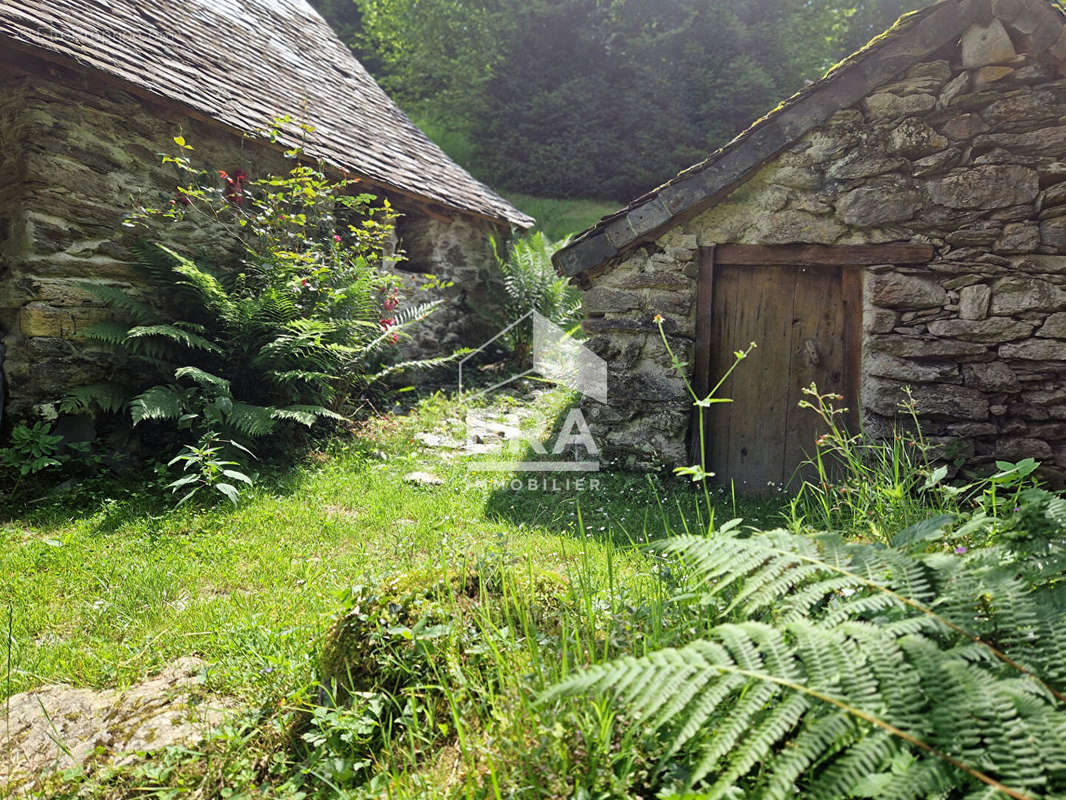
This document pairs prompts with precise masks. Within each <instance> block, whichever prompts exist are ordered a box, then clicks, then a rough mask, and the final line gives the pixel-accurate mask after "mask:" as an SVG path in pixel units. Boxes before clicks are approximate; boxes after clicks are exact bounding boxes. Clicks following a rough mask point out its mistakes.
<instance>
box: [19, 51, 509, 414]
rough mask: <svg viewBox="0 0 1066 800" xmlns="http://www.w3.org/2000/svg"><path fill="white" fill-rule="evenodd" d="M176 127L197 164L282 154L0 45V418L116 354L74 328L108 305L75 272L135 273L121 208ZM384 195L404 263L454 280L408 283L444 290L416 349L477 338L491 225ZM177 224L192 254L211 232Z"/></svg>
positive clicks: (264, 170) (153, 168)
mask: <svg viewBox="0 0 1066 800" xmlns="http://www.w3.org/2000/svg"><path fill="white" fill-rule="evenodd" d="M179 133H180V134H181V135H183V136H184V137H185V138H186V139H187V140H188V141H189V142H190V143H191V144H192V145H193V146H194V147H195V150H194V151H193V155H194V161H195V163H196V164H197V165H198V166H203V167H208V168H219V169H226V170H228V171H231V172H233V171H235V170H237V169H243V170H244V171H245V172H246V173H247V174H248V175H249V176H250V177H253V178H255V177H261V176H264V175H267V174H270V173H278V172H283V171H287V170H288V169H289V166H290V164H289V163H288V162H286V160H285V159H284V158H282V156H281V154H280V153H279V152H277V151H276V150H274V149H270V148H267V147H265V146H262V145H259V144H256V143H254V142H252V141H251V140H249V139H246V138H242V137H241V136H239V135H237V134H233V133H230V132H228V131H227V130H225V129H223V128H221V127H219V126H217V125H211V124H207V123H204V122H200V121H198V120H195V119H192V118H190V117H189V116H188V115H187V114H185V113H184V112H183V111H182V110H181V109H180V108H179V107H176V106H173V105H166V104H156V103H153V102H150V101H148V100H146V99H144V97H142V96H136V95H133V94H131V93H130V92H129V91H127V90H126V88H124V87H122V86H120V85H118V84H116V83H113V82H109V81H107V80H106V79H105V78H103V77H101V76H99V75H97V74H96V73H93V72H82V71H80V70H78V71H76V70H73V69H67V68H64V67H59V66H55V65H51V64H47V63H46V62H43V61H38V60H37V59H34V58H31V57H28V56H4V57H0V420H2V419H3V418H4V416H5V414H6V415H7V416H8V417H9V418H17V417H25V416H32V415H33V414H34V413H35V409H36V412H40V411H42V410H44V411H47V408H46V406H47V404H51V403H54V402H55V401H57V400H59V399H60V398H62V397H63V396H64V395H65V394H66V392H67V391H68V390H69V389H70V388H72V387H75V386H79V385H85V384H88V383H93V382H98V381H101V380H106V379H107V378H108V376H109V374H110V373H111V371H112V370H113V369H115V368H116V364H115V363H114V362H113V361H112V360H111V358H109V356H108V354H106V353H103V352H100V351H98V350H96V349H94V348H93V347H92V346H91V345H90V344H89V343H87V342H86V341H85V331H86V329H87V328H88V327H89V326H91V325H92V324H93V323H95V322H97V321H99V320H101V319H106V318H107V317H108V315H109V313H110V312H109V310H108V309H107V308H105V307H102V306H101V304H100V303H99V302H98V301H97V300H95V299H94V298H93V296H92V295H90V294H88V293H86V292H84V291H82V290H80V289H78V288H77V287H76V285H75V282H79V281H95V282H100V283H108V284H113V285H116V286H120V287H129V286H131V285H135V284H136V283H137V281H138V280H139V279H140V273H139V272H138V270H137V269H136V268H135V267H134V266H133V265H132V264H131V263H130V254H129V252H128V250H127V249H126V247H125V246H124V243H125V242H126V238H125V234H124V229H123V227H122V224H121V223H122V220H123V215H124V214H125V213H127V212H128V211H129V210H130V209H131V208H132V207H134V206H135V205H136V204H137V203H138V202H146V203H149V204H164V203H167V202H169V201H170V199H171V198H172V197H173V196H174V187H175V186H176V185H177V184H178V182H179V181H180V176H179V175H178V174H177V172H176V170H175V169H174V168H173V167H172V166H164V165H163V164H161V159H160V154H162V153H172V152H173V151H174V150H175V146H174V144H173V141H172V140H173V137H174V136H176V135H178V134H179ZM371 191H373V190H371ZM378 194H379V195H380V194H382V192H378ZM390 199H391V200H392V202H393V204H394V205H395V206H396V207H397V209H398V210H400V211H401V212H402V213H403V214H404V217H403V218H402V220H401V224H400V226H399V232H400V235H401V241H400V242H399V246H400V247H402V248H403V249H404V250H405V251H406V252H408V253H409V254H410V257H411V267H410V269H414V270H417V271H420V272H432V273H434V274H435V275H436V276H438V278H440V279H441V281H442V282H443V283H445V284H447V283H449V282H450V283H451V284H452V285H451V286H447V287H446V288H443V289H433V290H430V291H427V292H413V293H412V297H411V300H412V302H425V301H427V300H431V299H434V298H435V297H438V296H443V297H444V298H445V300H446V301H447V303H446V306H445V307H444V308H443V309H442V310H439V311H438V312H437V313H436V314H435V315H434V316H433V317H432V318H431V320H430V321H429V322H427V323H426V327H425V329H424V330H423V331H421V333H420V337H421V338H420V340H419V342H418V343H417V344H418V348H417V350H418V353H419V354H420V355H434V356H435V355H441V354H446V353H442V349H443V348H446V347H451V346H458V345H459V344H460V343H469V342H472V341H477V339H478V337H479V336H480V335H481V333H482V332H481V331H480V330H477V329H476V328H471V329H470V330H467V328H469V327H470V326H469V324H468V321H469V320H470V319H471V318H472V316H473V315H472V314H471V311H470V306H471V304H475V303H480V302H484V301H485V298H486V297H487V296H488V295H489V294H491V291H490V289H489V288H486V287H487V286H488V284H487V283H486V284H484V285H483V284H482V283H481V282H482V281H483V280H485V279H486V276H487V275H488V274H489V267H490V265H491V264H492V252H491V247H490V246H489V243H488V238H489V236H490V234H492V233H493V232H495V231H497V227H496V226H494V225H493V224H492V223H490V222H488V221H487V220H480V219H478V218H476V217H470V218H467V217H465V216H460V215H454V216H453V215H444V214H440V215H435V216H434V217H429V216H426V215H424V214H423V213H422V210H421V209H419V208H418V207H415V206H412V205H410V204H408V205H405V201H404V199H403V198H400V197H392V198H390ZM184 225H187V227H185V228H184V229H182V230H179V231H175V234H176V236H177V237H178V238H179V239H180V243H181V246H182V249H184V250H185V251H186V252H188V253H189V254H190V255H193V256H196V255H197V254H198V253H204V252H210V251H211V249H212V248H217V247H221V246H223V245H222V243H220V242H218V241H217V240H214V239H213V238H212V234H211V232H210V231H205V230H202V229H200V230H198V229H196V228H194V227H192V224H191V223H185V224H184ZM497 235H499V233H498V232H497ZM408 274H410V273H408ZM5 395H6V402H5Z"/></svg>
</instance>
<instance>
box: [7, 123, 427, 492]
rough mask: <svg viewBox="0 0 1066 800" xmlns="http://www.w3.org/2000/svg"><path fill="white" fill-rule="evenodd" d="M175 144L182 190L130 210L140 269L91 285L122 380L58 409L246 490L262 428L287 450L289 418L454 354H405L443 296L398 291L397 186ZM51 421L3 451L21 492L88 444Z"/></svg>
mask: <svg viewBox="0 0 1066 800" xmlns="http://www.w3.org/2000/svg"><path fill="white" fill-rule="evenodd" d="M174 142H175V145H176V146H177V147H178V154H177V155H171V156H164V158H163V161H164V163H166V164H171V165H173V167H174V168H175V170H176V172H177V175H178V179H179V183H178V185H177V187H176V189H175V195H174V197H173V198H172V199H171V200H170V202H169V204H165V205H163V206H162V207H153V206H141V207H139V208H138V209H136V211H135V212H133V213H131V214H130V215H129V219H128V225H129V226H130V227H131V228H132V229H133V230H134V232H135V234H136V235H137V236H138V237H139V242H138V243H137V244H135V245H134V250H135V252H136V254H137V255H138V256H139V260H140V265H141V269H142V272H143V273H144V281H143V283H142V284H141V285H140V286H138V287H137V288H134V289H123V288H119V287H116V286H113V285H111V284H108V283H103V282H89V281H86V282H83V283H82V284H80V287H81V288H82V289H83V290H84V291H86V292H87V293H89V294H91V295H93V296H95V297H96V299H97V300H99V301H102V302H103V303H106V304H107V305H108V306H109V307H110V309H111V310H112V312H113V314H114V318H113V320H112V321H109V322H102V323H98V324H97V325H95V326H94V327H93V328H91V329H90V330H89V331H88V338H89V340H90V342H91V343H92V344H93V345H94V346H95V347H97V348H102V349H105V350H107V351H110V357H111V363H112V364H113V365H114V368H113V378H112V380H110V381H108V382H106V383H100V384H95V385H90V386H84V387H80V388H77V389H74V390H72V391H71V392H70V394H69V395H68V396H67V397H65V398H63V399H62V402H61V403H59V404H58V405H59V412H60V413H63V414H74V415H86V414H92V415H105V416H109V415H120V416H124V417H126V420H127V421H126V422H125V423H123V422H122V421H119V422H118V423H117V425H118V428H119V429H120V430H121V428H122V427H124V425H125V426H129V427H132V428H133V429H134V430H135V432H137V433H139V434H140V439H141V441H142V443H143V448H144V449H145V450H148V451H150V452H153V453H159V452H160V451H162V452H163V453H169V454H168V455H167V456H166V458H164V459H163V462H164V463H165V462H166V461H167V460H169V459H170V458H171V456H173V459H172V460H170V464H171V465H183V466H184V468H185V469H184V471H183V474H182V475H181V476H180V477H178V479H177V480H176V481H174V482H173V483H171V484H170V486H169V487H168V488H170V489H172V490H174V491H179V490H184V491H181V492H180V495H179V496H180V497H181V498H182V500H189V499H190V498H192V497H194V496H195V497H201V498H202V497H207V496H210V495H213V494H214V491H212V492H207V493H200V492H198V491H197V489H198V488H207V489H211V490H216V491H217V492H218V493H219V494H220V495H222V496H225V497H228V498H229V499H231V500H233V501H234V502H236V500H237V498H238V496H239V493H240V488H241V487H242V486H246V485H249V484H250V483H251V482H252V477H251V474H252V470H251V469H250V467H251V461H250V459H252V458H253V454H252V449H250V448H251V447H252V446H253V445H252V442H253V440H256V441H257V444H256V445H254V446H255V448H256V449H257V450H258V449H259V448H260V443H262V442H265V444H264V445H262V446H263V447H265V448H266V449H267V450H269V451H272V452H278V451H279V450H281V449H282V447H284V448H285V449H292V448H293V447H294V445H297V444H298V442H299V438H298V437H297V436H295V435H294V434H293V433H292V432H291V430H292V429H293V428H296V429H310V428H312V427H313V426H315V425H316V424H318V423H321V422H327V423H336V422H343V421H345V420H349V419H351V418H352V417H353V416H354V415H356V414H358V413H359V412H360V411H361V410H362V409H363V408H365V407H366V404H367V403H368V402H370V401H371V400H372V399H373V397H374V395H375V393H377V394H381V393H383V392H384V391H386V388H387V387H385V385H384V381H385V379H386V378H388V377H389V376H392V375H394V374H396V373H399V372H402V371H405V370H412V369H416V368H424V367H429V366H435V365H439V364H441V363H444V362H446V361H447V356H444V357H442V358H439V359H436V360H433V361H419V362H412V361H406V362H405V361H402V360H401V359H400V358H399V357H398V353H399V349H398V345H399V344H400V342H401V340H402V338H403V337H405V336H406V333H407V329H408V328H409V327H410V326H412V325H417V324H418V323H419V322H420V321H421V320H422V319H424V318H425V317H426V316H427V315H428V314H430V313H432V311H433V310H434V308H435V307H436V304H435V303H419V302H418V298H417V297H404V296H402V295H401V291H400V282H399V279H398V277H397V276H396V273H395V272H392V271H390V270H389V269H388V267H389V266H390V265H392V264H394V263H396V262H397V261H400V260H402V258H403V254H402V252H397V251H395V249H394V247H393V245H392V241H393V228H394V222H395V220H396V216H397V215H396V213H395V212H394V211H393V209H392V208H391V206H390V205H389V203H388V201H387V200H379V199H378V198H376V197H375V196H373V195H369V194H366V193H358V192H355V191H354V188H355V184H354V182H352V181H349V180H334V179H332V178H329V177H327V176H326V175H325V174H324V173H323V172H322V171H321V170H320V169H318V168H316V167H314V166H310V165H308V164H306V163H303V162H302V161H301V160H300V157H301V153H300V151H299V150H292V151H290V152H289V153H287V156H288V157H289V158H290V159H291V160H292V167H291V169H290V170H289V171H288V172H287V173H286V174H283V175H273V176H267V177H264V178H260V179H256V180H251V179H249V178H248V177H247V176H245V175H244V174H243V173H241V172H238V173H236V174H234V175H230V174H228V173H226V172H223V171H219V172H211V171H204V170H202V169H199V168H197V167H194V166H193V155H194V154H193V152H192V151H193V146H192V145H191V144H189V143H188V142H186V140H185V139H184V138H183V137H181V136H178V137H175V139H174ZM175 242H177V243H176V244H175ZM57 399H58V398H57ZM109 420H110V421H105V423H104V427H105V428H106V427H108V425H109V424H110V425H111V427H115V423H114V418H113V416H109ZM320 427H322V426H320ZM45 434H46V432H45V431H44V429H43V428H41V425H40V424H39V425H37V426H36V427H34V428H25V429H23V428H19V429H18V432H17V434H16V437H15V439H14V440H13V443H12V445H11V446H10V447H9V448H7V449H6V450H4V451H3V453H4V455H3V459H4V460H3V464H4V465H7V464H8V462H12V460H13V459H18V460H19V461H20V463H17V464H16V463H12V464H11V465H10V466H11V468H12V469H17V470H18V471H19V474H18V476H17V477H18V480H14V481H10V482H9V484H10V485H11V486H12V494H13V495H15V493H16V492H17V490H19V488H20V485H22V483H23V482H22V480H21V479H22V478H24V477H25V476H26V475H27V474H29V473H27V472H26V470H30V471H31V472H33V473H37V472H40V471H42V470H45V469H49V468H55V467H58V466H60V462H61V461H69V460H70V456H71V455H72V454H73V453H74V451H75V450H77V449H79V448H80V449H81V450H82V451H84V449H85V446H84V445H78V444H73V445H67V444H63V445H61V444H60V442H61V439H55V440H54V441H53V439H52V438H50V437H49V436H47V435H45ZM123 446H125V445H123ZM175 454H176V455H175ZM104 455H108V456H110V455H111V454H110V453H105V454H104ZM2 478H3V476H0V479H2ZM15 496H17V495H15Z"/></svg>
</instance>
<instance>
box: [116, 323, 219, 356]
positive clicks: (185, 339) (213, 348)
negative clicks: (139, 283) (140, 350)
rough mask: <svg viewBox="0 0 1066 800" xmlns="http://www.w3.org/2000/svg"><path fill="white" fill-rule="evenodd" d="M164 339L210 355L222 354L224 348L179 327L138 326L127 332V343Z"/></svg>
mask: <svg viewBox="0 0 1066 800" xmlns="http://www.w3.org/2000/svg"><path fill="white" fill-rule="evenodd" d="M153 338H162V339H167V340H169V341H171V342H176V343H178V344H181V345H184V346H185V347H188V348H189V349H190V350H203V351H205V352H208V353H221V352H222V348H221V347H219V346H218V345H217V344H215V343H214V342H211V341H208V340H207V339H205V338H204V337H203V336H199V335H197V334H195V333H192V332H190V331H188V330H185V329H184V328H180V327H178V326H177V325H138V326H136V327H134V328H130V329H129V330H128V331H127V332H126V342H131V341H136V340H138V339H153Z"/></svg>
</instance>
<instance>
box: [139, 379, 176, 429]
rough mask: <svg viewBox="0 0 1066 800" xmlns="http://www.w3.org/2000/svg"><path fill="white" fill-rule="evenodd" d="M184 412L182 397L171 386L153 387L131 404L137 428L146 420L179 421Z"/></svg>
mask: <svg viewBox="0 0 1066 800" xmlns="http://www.w3.org/2000/svg"><path fill="white" fill-rule="evenodd" d="M182 411H183V409H182V397H181V395H180V394H179V393H178V392H177V391H175V389H174V388H172V387H170V386H153V387H152V388H151V389H148V390H146V391H144V392H142V393H141V394H139V395H137V396H136V397H135V398H133V402H131V403H130V416H131V417H132V418H133V424H134V425H135V426H136V425H139V424H140V423H141V422H144V421H145V420H166V419H178V418H179V417H180V416H181V415H182Z"/></svg>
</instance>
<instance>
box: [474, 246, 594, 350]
mask: <svg viewBox="0 0 1066 800" xmlns="http://www.w3.org/2000/svg"><path fill="white" fill-rule="evenodd" d="M565 244H566V240H561V241H558V242H552V241H551V240H550V239H549V238H548V237H547V236H545V235H544V233H542V232H541V231H536V232H534V233H532V234H529V235H527V236H523V237H520V238H518V239H515V240H514V241H513V242H512V243H511V245H510V247H509V249H508V251H507V252H506V253H501V252H500V251H499V249H498V247H497V245H496V242H495V241H493V251H494V253H495V255H496V264H497V266H498V268H499V271H500V275H501V276H502V278H503V288H504V292H505V293H506V296H505V297H504V298H503V302H501V303H500V304H499V307H498V308H495V309H489V312H490V313H489V316H490V317H491V318H492V320H493V322H494V323H495V324H496V325H498V326H499V328H500V329H501V330H507V329H508V328H509V330H507V333H505V334H504V336H503V344H504V345H505V346H506V347H507V348H508V350H509V351H510V353H511V355H512V356H513V357H514V358H516V359H518V360H526V359H528V358H529V357H530V356H531V355H532V352H531V351H532V347H533V334H532V325H519V326H516V327H511V326H512V325H513V323H515V322H516V321H518V320H521V319H522V318H523V317H525V316H526V315H527V314H529V312H530V311H536V312H537V313H538V314H540V315H541V316H543V317H544V318H545V319H547V320H549V321H550V322H552V323H554V324H556V325H558V326H559V327H561V328H564V329H567V330H569V329H571V328H574V327H576V326H578V325H579V323H580V322H581V317H582V312H581V291H580V290H579V289H578V288H577V287H576V286H574V285H573V284H571V283H570V281H569V280H568V279H566V278H560V277H559V276H558V275H557V274H556V272H555V268H554V267H553V266H552V261H551V258H552V255H554V254H555V252H556V251H557V250H559V248H561V247H563V246H564V245H565Z"/></svg>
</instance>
